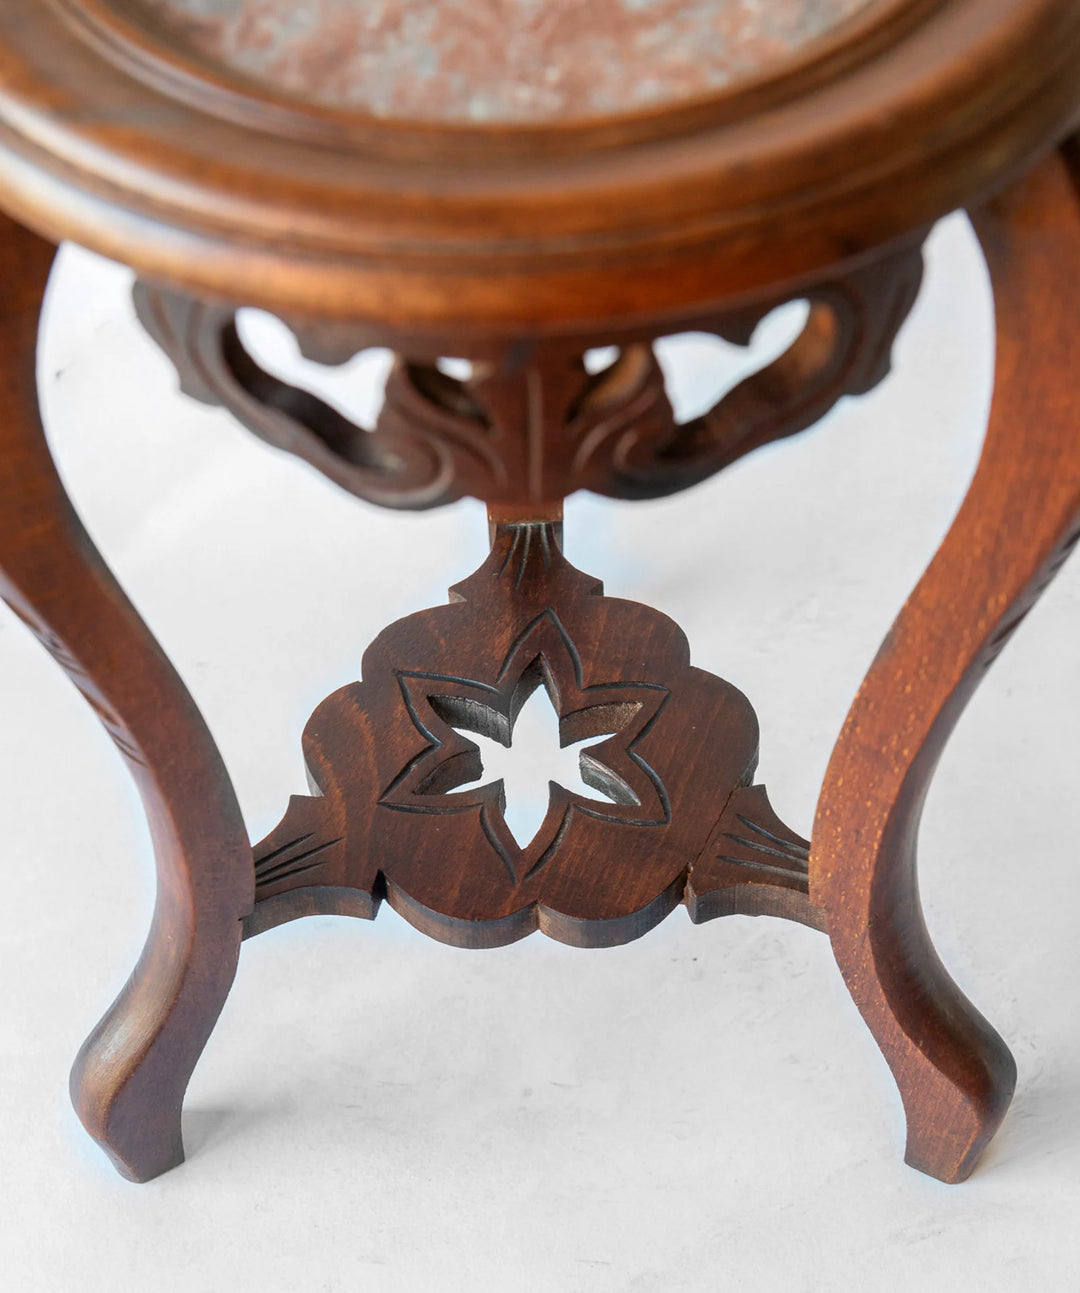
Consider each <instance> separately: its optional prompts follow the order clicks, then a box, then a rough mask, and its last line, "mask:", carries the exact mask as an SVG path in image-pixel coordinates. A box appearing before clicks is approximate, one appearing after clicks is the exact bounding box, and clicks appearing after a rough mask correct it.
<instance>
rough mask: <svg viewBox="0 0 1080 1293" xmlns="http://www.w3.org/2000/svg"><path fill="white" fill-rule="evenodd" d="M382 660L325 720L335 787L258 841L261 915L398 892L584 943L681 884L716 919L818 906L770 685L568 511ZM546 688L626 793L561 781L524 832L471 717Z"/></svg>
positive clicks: (409, 910)
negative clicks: (610, 570) (697, 648)
mask: <svg viewBox="0 0 1080 1293" xmlns="http://www.w3.org/2000/svg"><path fill="white" fill-rule="evenodd" d="M362 672H363V681H361V682H357V683H353V684H350V685H349V686H346V687H343V688H341V689H340V690H339V691H337V692H335V693H334V694H333V695H332V696H330V697H329V698H328V699H327V700H325V701H324V702H323V703H322V704H321V705H320V706H319V707H318V709H317V710H316V711H315V713H314V714H313V715H312V717H311V720H310V721H309V723H308V725H307V727H306V729H305V731H304V756H305V760H306V763H307V766H308V770H309V776H310V780H311V784H312V788H313V791H314V792H315V793H314V794H313V795H311V796H296V797H294V798H293V799H292V801H291V802H290V805H289V809H288V811H287V813H286V814H285V817H284V819H283V820H282V822H281V823H280V825H279V826H278V827H277V828H275V830H274V831H273V832H271V834H270V835H269V836H268V837H267V838H266V839H265V840H264V841H263V842H262V843H261V844H259V845H258V846H257V848H256V849H255V873H256V899H257V905H256V908H255V912H254V914H253V915H252V916H251V918H250V919H249V920H248V922H247V925H246V932H247V933H248V934H254V933H258V932H259V931H260V930H263V929H266V928H269V927H270V926H271V925H274V924H277V923H279V922H281V921H283V920H291V919H294V918H295V917H297V916H302V915H308V914H310V913H312V912H316V911H332V912H341V913H348V914H353V915H359V916H366V917H373V916H374V915H375V914H376V912H377V909H378V904H379V902H380V900H381V899H382V898H383V897H386V898H388V900H389V901H390V902H391V904H392V905H393V906H394V907H395V908H396V909H397V910H398V911H399V912H401V913H402V914H403V915H404V916H406V918H407V919H409V920H410V921H412V923H413V924H415V925H416V926H417V927H418V928H420V929H423V930H425V931H426V932H428V933H430V934H432V935H434V936H435V937H437V938H440V939H443V940H444V941H446V942H451V943H456V944H460V945H463V946H473V947H488V946H495V945H498V944H501V943H507V942H511V941H513V940H514V939H517V938H521V937H523V936H524V935H526V934H528V933H530V932H532V931H533V930H534V929H537V928H539V929H542V930H543V931H544V932H546V933H548V934H550V935H552V936H553V937H555V938H558V939H561V940H562V941H564V942H568V943H574V944H577V945H582V946H607V945H610V944H614V943H620V942H626V941H628V940H630V939H632V938H636V937H638V936H640V935H641V934H643V933H645V932H646V931H647V930H648V929H650V928H651V927H652V926H653V925H655V924H656V923H657V922H658V921H659V920H662V919H663V917H664V916H666V915H667V914H668V912H670V911H671V910H672V908H673V907H675V906H676V905H677V904H678V903H679V902H680V901H686V902H687V904H688V905H689V907H690V911H691V915H692V916H693V918H694V919H695V920H705V919H709V918H710V917H712V916H716V915H722V914H725V913H726V912H748V913H754V912H759V913H764V912H768V913H774V914H778V915H785V916H789V917H792V918H794V919H797V920H803V921H805V922H806V923H808V924H817V923H818V921H817V919H816V913H814V912H812V911H811V909H810V906H809V899H808V897H807V880H806V865H805V847H806V846H805V841H800V840H799V837H798V836H795V835H792V833H791V832H790V831H788V830H787V828H786V827H784V826H783V824H782V823H780V822H779V821H778V820H777V819H776V818H775V815H773V814H772V812H771V810H770V809H769V808H768V801H767V800H766V799H765V798H764V795H763V792H762V791H761V790H760V788H757V789H754V790H750V789H748V787H749V786H750V783H751V780H752V777H753V773H754V768H755V766H756V763H757V720H756V718H755V717H754V713H753V710H752V709H751V708H750V704H749V702H748V701H747V700H746V698H745V697H744V696H743V695H742V694H741V693H740V692H739V691H737V690H736V689H735V688H734V687H732V686H731V684H730V683H726V682H724V681H722V680H721V679H719V678H716V677H714V676H713V675H712V674H708V673H705V672H704V671H703V670H701V669H696V668H693V667H692V666H691V665H690V661H689V649H688V647H687V643H686V638H685V637H684V635H683V634H682V632H681V631H680V629H679V628H678V627H677V626H676V625H675V624H674V623H672V621H671V620H669V619H668V618H667V617H666V616H664V615H662V614H660V613H659V612H658V611H654V610H652V609H650V608H649V607H647V606H641V605H638V604H637V603H635V602H628V601H622V600H618V599H615V598H609V597H604V596H603V594H602V588H601V586H600V584H599V583H598V582H597V581H596V580H595V579H592V578H590V577H589V576H587V575H584V574H582V573H581V572H580V571H578V570H575V569H574V568H573V567H572V566H571V565H570V564H569V563H568V562H567V561H566V559H565V557H564V556H563V554H562V552H561V550H560V548H559V545H558V541H557V531H556V527H555V526H554V525H551V524H548V523H539V522H538V523H533V524H522V525H505V526H498V527H497V528H496V532H495V541H494V546H493V549H492V552H491V556H490V557H489V558H488V560H487V561H486V562H485V564H484V565H483V566H482V567H481V569H480V570H479V571H478V572H477V573H476V574H475V575H473V576H472V577H471V578H470V579H467V580H466V581H465V582H464V583H462V584H460V585H458V586H457V587H456V588H455V589H453V590H452V600H451V603H450V604H449V605H448V606H443V607H437V608H435V609H432V610H427V611H421V612H419V613H418V614H416V615H410V616H408V617H407V618H406V619H404V620H400V621H399V622H398V623H397V624H394V625H392V626H391V627H390V628H388V629H386V630H385V631H384V632H383V633H382V634H381V635H380V636H379V637H378V638H377V639H376V641H375V642H374V643H373V644H372V646H371V647H369V648H368V650H367V652H366V653H365V656H364V661H363V670H362ZM537 687H544V688H546V689H547V692H548V695H549V697H550V699H551V702H552V705H553V706H554V708H555V710H556V712H557V714H558V716H559V735H560V740H561V742H562V744H563V745H567V744H570V743H572V742H577V741H581V740H583V739H586V738H603V739H599V740H598V741H597V743H596V744H592V745H590V746H588V747H587V748H586V749H585V750H583V751H582V756H581V775H582V780H583V781H584V782H585V784H586V785H587V786H589V787H590V788H593V789H596V790H599V791H600V792H602V794H603V795H604V796H605V798H603V799H601V798H592V797H590V796H588V795H584V794H581V793H572V792H570V791H568V790H567V789H565V788H564V787H562V786H560V785H558V784H557V783H554V782H552V783H551V785H550V797H549V803H548V810H547V815H546V817H545V819H544V822H543V824H542V825H541V827H540V829H539V831H538V832H537V833H536V835H535V836H534V838H533V839H532V840H531V841H530V842H529V843H528V844H527V845H525V846H520V845H519V844H518V843H517V841H516V840H515V838H514V836H513V835H512V834H511V833H510V831H509V829H508V827H507V824H506V821H505V819H504V816H503V810H504V807H505V799H504V790H503V785H502V783H501V782H499V781H495V782H491V781H489V782H486V783H483V784H480V785H475V786H473V785H470V784H469V783H471V782H474V781H476V780H477V779H478V778H480V776H481V764H480V758H479V751H478V749H477V746H476V744H475V742H473V741H471V740H470V739H469V737H468V735H467V733H468V732H477V733H482V734H483V735H484V736H487V737H489V738H490V739H492V740H496V741H500V742H501V743H502V744H504V745H509V744H510V742H511V739H512V734H513V728H514V722H515V720H516V718H517V715H518V713H519V712H520V710H521V707H522V705H523V704H524V703H525V700H526V699H527V698H528V696H529V695H530V694H531V692H532V691H533V690H535V688H537ZM460 787H466V788H463V789H459V788H460ZM733 814H734V815H733ZM725 832H727V833H729V834H731V836H732V838H731V839H730V840H727V839H726V837H725V836H724V833H725ZM743 835H748V836H750V837H753V838H754V840H756V843H757V848H758V851H757V853H755V852H754V848H753V847H752V846H751V847H750V848H749V849H747V847H746V846H745V844H744V843H743V842H741V836H743ZM740 850H741V851H740ZM759 854H760V856H758V855H759ZM778 857H781V859H782V865H775V861H776V858H778ZM739 885H742V886H744V896H742V897H740V898H739V899H737V900H736V899H733V898H731V896H730V894H729V892H728V891H729V889H732V888H733V887H736V886H739Z"/></svg>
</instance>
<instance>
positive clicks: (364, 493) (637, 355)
mask: <svg viewBox="0 0 1080 1293" xmlns="http://www.w3.org/2000/svg"><path fill="white" fill-rule="evenodd" d="M921 279H922V253H921V250H920V249H919V248H918V247H909V248H907V249H905V250H903V251H901V252H897V253H894V254H893V255H891V256H890V257H887V258H885V259H882V260H879V261H876V262H874V263H873V264H871V265H869V266H865V267H863V268H861V269H857V270H851V271H849V272H848V273H846V274H844V275H842V276H839V277H836V278H833V279H831V280H829V281H827V282H824V283H820V284H817V285H814V286H812V287H810V288H808V289H807V290H806V291H805V292H804V293H803V295H804V296H805V297H806V298H807V299H808V300H809V302H810V312H809V316H808V319H807V322H806V325H805V327H804V328H803V331H802V332H801V333H800V335H799V336H798V337H797V338H796V339H795V341H794V342H793V343H792V345H791V346H790V347H789V349H788V350H787V351H785V353H784V354H782V355H781V356H780V357H779V358H778V359H776V360H775V361H773V362H772V363H771V364H769V365H767V366H766V367H765V368H763V369H761V370H760V371H758V372H755V373H753V374H751V376H749V377H747V378H746V379H745V380H743V381H741V382H740V383H738V385H736V386H735V387H734V388H733V389H732V390H730V391H729V392H727V394H725V395H724V396H723V397H722V398H721V399H720V400H719V401H718V402H717V404H716V405H715V407H714V408H712V409H711V410H710V411H709V412H707V413H705V414H704V415H703V416H701V417H697V418H694V419H692V420H691V421H689V422H686V423H683V424H680V423H678V422H677V420H676V418H675V414H674V412H673V410H672V406H671V403H670V400H669V399H668V393H667V391H666V389H665V386H664V376H663V373H662V372H661V369H660V366H659V364H658V363H657V360H656V356H655V355H654V353H653V348H652V341H653V340H655V339H656V335H658V334H652V335H651V336H631V337H613V338H610V340H612V341H613V342H615V343H618V344H619V345H620V349H619V351H618V356H617V358H616V359H615V360H614V362H613V363H612V364H611V365H610V366H609V367H607V368H606V369H604V370H603V371H602V372H600V373H595V374H589V373H588V372H587V371H586V368H585V364H584V359H583V355H584V353H585V351H586V349H587V348H588V347H589V346H590V345H593V346H595V345H596V344H598V342H599V341H601V340H605V338H592V339H591V340H590V341H586V340H583V339H580V338H579V339H554V340H545V341H520V342H514V343H510V344H504V345H501V346H499V347H496V348H495V349H491V348H490V347H488V348H486V349H484V348H481V349H482V351H483V353H480V351H478V352H477V353H476V356H474V357H476V359H477V362H475V363H474V364H473V368H472V373H471V375H470V376H469V377H468V378H464V379H462V378H457V377H452V376H449V375H447V374H446V373H444V372H442V371H441V370H440V369H439V368H438V367H437V366H436V359H437V358H438V355H439V352H440V349H443V350H444V351H454V352H457V353H460V351H461V349H462V348H464V349H465V350H468V343H465V342H462V341H461V339H445V341H444V346H443V347H440V346H439V345H438V344H437V342H436V341H435V340H433V339H431V338H426V339H423V340H416V341H414V342H412V343H409V342H407V341H404V340H402V339H400V338H398V339H396V340H395V341H394V342H393V344H395V345H397V346H398V347H399V348H404V347H407V346H409V345H410V344H411V346H412V347H413V349H412V350H411V352H410V354H409V355H407V356H406V357H404V358H400V359H399V360H398V361H397V363H396V365H395V367H394V369H393V372H392V373H391V376H390V379H389V382H388V384H387V388H386V395H385V401H384V405H383V409H382V412H381V414H380V415H379V418H378V421H377V423H376V425H375V426H374V428H370V429H368V428H363V427H359V426H357V425H355V424H354V423H352V422H350V421H349V419H348V418H346V417H344V416H343V415H342V414H340V413H338V412H337V411H336V410H335V409H333V408H331V407H330V406H329V405H328V404H326V403H325V402H324V401H322V400H320V399H318V398H317V397H316V396H314V395H312V394H311V393H310V392H307V391H304V390H300V389H299V388H297V387H294V386H290V385H288V384H287V383H285V382H283V381H281V380H280V379H278V378H276V377H274V376H272V375H271V374H269V373H267V372H266V371H264V370H263V369H262V368H261V367H260V366H259V364H258V363H256V361H255V360H254V359H253V358H252V357H251V355H250V354H249V353H248V352H247V351H246V350H245V349H244V346H243V344H242V343H241V340H240V337H239V334H238V332H237V328H236V319H235V310H233V309H232V308H230V307H227V306H221V305H209V304H204V303H201V302H198V301H195V300H192V299H189V298H187V297H184V296H180V295H177V294H176V293H173V292H169V291H163V290H160V289H157V288H151V287H149V286H148V285H146V284H144V283H140V284H138V285H137V287H136V289H135V299H136V305H137V309H138V313H139V317H140V319H141V320H142V322H143V324H144V326H145V327H146V328H147V330H148V331H149V332H150V334H151V335H152V336H153V337H154V339H155V340H156V341H157V342H158V344H159V345H160V346H161V347H162V349H163V350H164V351H165V352H166V353H167V354H168V355H169V356H170V357H171V359H172V360H173V362H174V363H175V365H176V367H177V369H178V371H179V373H180V379H181V384H182V387H183V389H184V390H185V391H186V392H187V393H188V394H189V395H192V396H194V397H195V398H196V399H199V400H202V401H204V402H206V403H211V404H220V405H222V406H223V407H225V408H227V409H229V410H230V411H231V412H232V413H233V414H234V415H235V416H236V417H237V418H238V419H239V420H240V421H241V422H242V423H243V424H244V425H245V426H247V427H249V428H250V429H251V430H252V431H254V432H255V433H256V434H257V435H259V436H261V437H262V438H263V439H264V440H267V441H269V442H270V443H271V444H273V445H276V446H277V447H278V448H280V449H286V450H288V451H289V452H290V453H294V454H297V455H298V456H300V457H301V458H304V459H305V460H306V461H308V462H310V463H311V464H312V465H314V466H315V467H317V468H318V469H319V470H320V471H322V472H324V473H325V474H326V475H327V476H329V477H330V478H331V479H332V480H334V481H336V482H337V483H338V484H339V485H341V486H343V487H344V488H345V489H348V490H351V491H352V492H353V493H354V494H358V495H359V496H360V497H362V498H366V499H368V500H370V501H371V502H375V503H381V504H383V505H385V506H388V507H401V508H425V507H434V506H437V505H439V504H441V503H447V502H451V501H453V500H454V499H456V498H460V497H461V496H462V495H465V494H472V495H474V496H476V497H477V498H482V499H484V500H486V501H487V502H488V503H492V504H499V505H511V506H513V505H520V504H538V503H551V502H553V501H557V500H559V499H561V498H564V497H565V496H566V495H568V494H571V493H573V492H574V491H575V490H578V489H590V490H593V491H595V492H596V493H600V494H609V495H612V496H614V497H619V498H654V497H657V496H660V495H663V494H670V493H673V492H675V491H676V490H679V489H685V488H686V487H687V486H689V485H693V484H696V483H697V482H698V481H701V480H704V479H705V478H706V477H707V476H710V475H712V474H713V473H714V472H717V471H719V470H721V469H722V468H723V467H726V466H728V465H729V464H730V463H732V462H734V461H735V460H736V459H737V458H740V457H742V456H743V455H744V454H747V453H749V452H751V451H752V450H754V449H757V448H759V447H760V446H761V445H764V444H768V443H770V442H771V441H774V440H779V439H781V438H783V437H785V436H789V435H793V434H795V433H796V432H798V431H802V430H804V429H806V428H807V427H809V426H812V425H813V424H814V423H815V422H817V421H819V420H820V419H821V418H822V417H823V416H824V415H825V414H826V413H827V412H828V411H829V409H831V408H832V407H833V405H834V404H835V403H836V402H837V401H838V400H839V399H841V398H842V397H843V396H845V395H856V394H862V393H864V392H866V391H868V390H870V389H871V388H872V387H873V386H875V385H876V384H877V383H878V382H880V381H881V379H882V378H883V377H884V376H885V374H886V373H887V372H888V369H889V362H890V356H891V351H892V344H893V341H894V340H895V337H896V334H897V332H898V330H899V328H900V326H901V324H902V323H903V322H904V319H905V318H906V317H907V315H908V312H909V311H910V309H911V306H912V303H913V302H914V300H915V297H916V294H917V292H918V288H919V284H920V282H921ZM785 299H786V298H781V299H774V300H769V301H764V302H761V303H758V304H756V305H754V306H751V307H746V308H742V309H738V310H730V311H727V312H725V313H722V314H719V315H716V316H714V317H711V318H708V319H704V320H700V319H699V320H695V321H693V322H692V324H688V325H687V326H692V327H693V328H694V330H697V331H704V332H712V333H714V334H715V335H717V336H720V337H723V338H724V339H725V340H727V341H731V342H734V343H736V344H739V345H748V344H749V343H750V340H751V338H752V337H753V334H754V331H755V329H756V328H757V326H758V324H759V323H760V322H761V321H762V319H764V318H765V316H766V315H767V314H769V313H770V312H771V311H772V310H774V309H775V308H777V307H778V306H779V305H782V304H784V302H785ZM293 330H294V332H295V334H296V336H297V339H298V341H299V344H300V347H301V350H302V351H303V353H304V354H305V355H306V356H308V357H309V358H312V359H315V360H317V361H320V362H324V363H335V364H340V363H344V362H346V361H347V360H348V359H349V358H351V357H352V356H353V355H355V354H357V353H359V352H360V351H361V350H363V349H365V348H368V347H370V346H373V345H378V344H380V340H381V339H380V338H379V337H378V336H377V335H376V334H375V333H374V332H373V331H372V330H371V329H368V328H365V329H359V328H358V327H356V326H352V327H346V326H345V325H333V324H327V323H325V322H324V323H319V324H298V323H295V322H294V325H293ZM672 330H673V329H668V331H672Z"/></svg>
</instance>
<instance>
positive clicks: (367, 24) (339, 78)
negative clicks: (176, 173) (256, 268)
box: [113, 0, 874, 122]
mask: <svg viewBox="0 0 1080 1293" xmlns="http://www.w3.org/2000/svg"><path fill="white" fill-rule="evenodd" d="M113 2H114V3H115V5H116V7H117V8H118V9H119V10H120V11H121V12H124V13H127V14H128V15H131V14H133V13H134V14H135V15H136V16H137V15H138V14H139V12H140V11H142V12H143V13H144V14H149V15H152V16H153V18H154V19H156V21H157V23H158V24H159V25H161V24H163V25H164V26H165V28H166V30H167V31H168V34H169V39H170V43H175V44H176V45H178V46H180V47H185V46H186V47H187V48H188V49H189V50H191V51H194V52H195V53H197V54H198V55H199V56H201V57H202V58H204V59H209V60H211V61H212V62H214V63H217V64H219V65H225V66H228V67H230V68H233V69H236V70H237V71H239V72H241V73H243V74H244V75H245V76H246V77H248V78H252V79H254V80H256V81H258V82H261V83H263V84H266V85H268V86H271V87H274V88H277V89H279V90H282V91H285V92H287V93H289V94H292V95H296V96H300V97H302V98H305V99H307V100H310V101H314V102H316V103H320V104H326V105H331V106H333V107H338V108H342V107H344V108H354V109H359V110H364V111H369V112H372V113H374V114H376V115H377V116H381V117H400V118H413V119H421V120H435V121H445V122H470V121H472V122H515V121H516V122H522V121H558V120H559V119H567V118H588V117H596V116H606V115H609V114H618V113H625V112H634V111H640V110H642V109H648V108H651V107H655V106H658V105H664V104H672V103H677V102H678V101H680V100H685V99H688V98H692V97H695V96H698V95H702V94H707V93H709V92H712V91H716V90H719V89H721V88H723V87H724V86H727V85H729V84H731V83H732V82H734V81H738V80H740V79H743V78H746V77H748V76H752V75H754V74H755V73H758V72H760V71H761V70H762V69H763V68H764V67H765V66H766V65H767V64H769V63H770V62H774V61H776V60H778V59H782V58H784V57H787V56H789V55H791V54H792V53H794V52H796V51H798V50H799V49H801V48H802V47H804V46H806V45H807V44H809V43H810V42H812V41H814V40H815V39H817V38H818V37H820V36H822V35H823V34H825V33H826V32H828V31H830V30H832V29H833V28H834V27H836V26H837V25H838V24H840V23H842V22H844V21H845V20H846V19H848V18H850V17H851V16H852V15H853V14H855V13H857V12H858V11H859V10H861V9H864V8H866V7H867V6H868V5H869V4H871V3H873V2H874V0H426V3H422V2H420V0H113Z"/></svg>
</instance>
